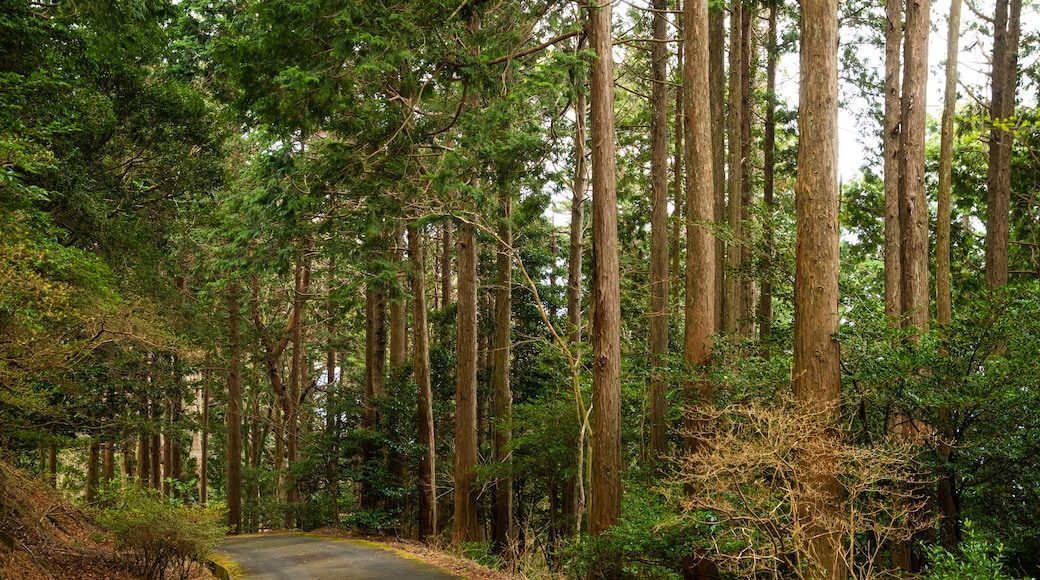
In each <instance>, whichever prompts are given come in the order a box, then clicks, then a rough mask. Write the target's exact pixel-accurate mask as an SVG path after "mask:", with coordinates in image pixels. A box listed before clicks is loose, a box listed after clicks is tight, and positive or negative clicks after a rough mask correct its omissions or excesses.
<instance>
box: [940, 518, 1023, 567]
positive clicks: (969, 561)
mask: <svg viewBox="0 0 1040 580" xmlns="http://www.w3.org/2000/svg"><path fill="white" fill-rule="evenodd" d="M1003 551H1004V546H1003V544H999V543H994V542H993V541H992V540H990V539H989V538H987V537H986V536H985V535H984V534H982V533H981V532H979V531H978V530H976V529H975V525H974V524H973V523H972V522H971V521H970V520H968V521H965V522H964V540H963V541H962V542H961V544H960V546H959V547H958V550H957V553H952V552H949V551H947V550H945V549H944V548H943V547H942V546H925V555H926V557H927V559H928V567H927V568H926V569H925V575H924V578H925V579H926V580H1010V579H1011V577H1010V576H1008V575H1006V574H1004V571H1003V568H1004V566H1003V565H1002V564H1001V562H1000V560H1001V555H1002V553H1003Z"/></svg>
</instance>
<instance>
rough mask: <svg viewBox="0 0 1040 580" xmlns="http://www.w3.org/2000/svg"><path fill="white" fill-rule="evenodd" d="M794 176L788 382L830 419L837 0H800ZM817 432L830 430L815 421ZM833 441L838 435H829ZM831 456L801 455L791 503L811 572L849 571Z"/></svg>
mask: <svg viewBox="0 0 1040 580" xmlns="http://www.w3.org/2000/svg"><path fill="white" fill-rule="evenodd" d="M801 43H802V44H801V66H800V71H801V72H800V89H799V94H800V97H799V106H798V119H799V122H798V125H799V138H798V176H797V178H796V181H795V220H796V226H797V232H798V233H797V244H796V250H795V282H794V283H795V287H794V296H795V318H794V365H793V368H792V382H793V386H794V395H795V399H796V400H797V401H798V402H800V403H802V404H803V405H805V406H806V407H808V408H809V409H812V410H814V411H815V412H819V413H823V414H824V416H825V417H831V418H832V419H835V420H836V419H837V412H838V404H839V399H840V393H841V380H840V374H839V356H838V343H837V341H836V340H835V338H834V336H835V334H836V333H837V331H838V312H837V310H838V239H839V229H838V200H839V192H838V171H837V166H838V3H837V0H805V1H804V2H803V3H802V21H801ZM817 436H818V437H820V438H827V437H834V436H833V435H830V434H829V430H828V429H826V428H823V426H822V425H821V429H820V432H819V433H818V435H817ZM835 443H837V442H835ZM836 470H837V465H836V463H835V461H834V458H833V457H830V456H826V455H821V456H813V457H805V456H803V457H801V458H799V461H798V472H797V473H796V477H797V479H798V482H797V485H799V486H800V487H801V488H802V489H805V490H807V491H806V494H807V495H808V497H809V498H810V499H809V500H807V501H806V502H804V503H803V504H802V505H799V506H796V508H795V518H796V520H797V523H796V524H795V525H796V526H801V528H802V529H804V530H806V531H807V538H808V545H807V546H804V547H803V549H804V550H805V553H806V554H807V555H808V556H809V558H810V560H811V562H812V564H810V566H812V565H813V564H814V565H815V568H813V567H810V570H811V577H816V578H826V579H844V578H846V577H847V576H848V570H847V567H846V560H845V557H844V554H843V550H842V537H841V534H840V533H838V531H837V530H835V529H833V527H832V526H831V525H829V524H828V521H829V520H831V519H833V518H834V517H835V516H836V515H837V514H836V511H835V510H836V509H837V506H838V504H839V497H838V494H839V486H838V481H837V478H836V477H835V475H834V474H835V472H836Z"/></svg>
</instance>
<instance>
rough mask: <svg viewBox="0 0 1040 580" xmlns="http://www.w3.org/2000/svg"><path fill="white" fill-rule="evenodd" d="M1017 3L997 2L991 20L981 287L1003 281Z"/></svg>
mask: <svg viewBox="0 0 1040 580" xmlns="http://www.w3.org/2000/svg"><path fill="white" fill-rule="evenodd" d="M1021 14H1022V0H997V5H996V9H995V11H994V16H993V73H992V75H991V77H990V87H991V89H992V96H991V100H990V133H989V172H988V176H987V184H986V186H987V194H986V286H987V287H988V288H990V289H994V288H999V287H1001V286H1004V285H1006V284H1007V281H1008V243H1009V240H1010V232H1011V226H1010V217H1011V214H1010V211H1011V150H1012V144H1013V142H1014V133H1012V131H1011V127H1010V126H1009V125H1010V123H1011V122H1012V119H1011V118H1012V116H1013V115H1014V114H1015V92H1016V87H1017V84H1018V45H1019V38H1020V35H1021Z"/></svg>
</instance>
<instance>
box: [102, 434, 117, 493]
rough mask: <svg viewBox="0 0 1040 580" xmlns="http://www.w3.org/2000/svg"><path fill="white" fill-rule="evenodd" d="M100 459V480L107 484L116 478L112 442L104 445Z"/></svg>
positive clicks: (114, 447)
mask: <svg viewBox="0 0 1040 580" xmlns="http://www.w3.org/2000/svg"><path fill="white" fill-rule="evenodd" d="M101 457H102V461H101V465H102V467H101V480H102V481H104V482H105V483H109V482H111V481H112V480H113V479H115V477H116V444H115V442H114V441H106V442H105V443H104V445H103V446H102V455H101Z"/></svg>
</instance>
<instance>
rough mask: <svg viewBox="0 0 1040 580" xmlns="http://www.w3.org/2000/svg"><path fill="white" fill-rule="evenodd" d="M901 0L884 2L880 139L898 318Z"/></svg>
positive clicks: (888, 310) (889, 277) (889, 301)
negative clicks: (883, 83)
mask: <svg viewBox="0 0 1040 580" xmlns="http://www.w3.org/2000/svg"><path fill="white" fill-rule="evenodd" d="M902 45H903V3H902V0H887V1H886V3H885V112H884V127H883V128H882V134H881V140H882V144H883V145H882V149H883V157H884V168H883V171H884V185H885V252H884V254H885V314H887V315H888V317H889V319H890V320H891V321H893V322H894V321H896V320H897V319H898V318H899V316H900V314H902V313H903V300H902V297H901V296H902V291H901V287H902V283H903V282H902V274H901V272H902V257H901V254H900V248H901V247H902V236H901V235H900V233H899V187H900V185H899V184H900V176H899V171H900V169H899V164H900V162H899V143H900V137H899V127H900V121H901V116H902V115H901V113H900V106H899V101H900V94H901V88H900V87H901V80H900V79H901V76H900V75H901V73H900V70H901V68H902V67H901V64H902V59H901V57H900V48H901V47H902Z"/></svg>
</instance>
